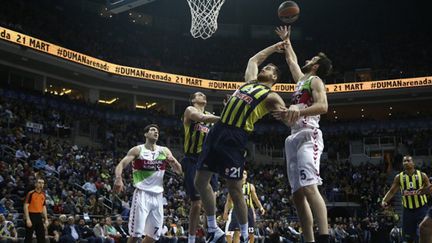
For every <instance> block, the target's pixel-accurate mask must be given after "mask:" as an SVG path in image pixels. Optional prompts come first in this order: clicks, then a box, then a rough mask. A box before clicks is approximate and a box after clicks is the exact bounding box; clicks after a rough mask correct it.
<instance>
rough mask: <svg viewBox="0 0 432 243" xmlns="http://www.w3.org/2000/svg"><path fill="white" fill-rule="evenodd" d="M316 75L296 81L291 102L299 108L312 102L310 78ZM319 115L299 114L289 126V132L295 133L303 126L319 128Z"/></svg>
mask: <svg viewBox="0 0 432 243" xmlns="http://www.w3.org/2000/svg"><path fill="white" fill-rule="evenodd" d="M314 77H316V76H311V77H309V78H307V79H305V80H301V81H299V82H298V83H297V85H296V89H295V92H294V93H293V95H292V98H291V104H292V105H297V106H298V107H299V109H300V110H301V109H304V108H306V107H309V106H311V105H312V104H313V102H314V100H313V96H312V87H311V84H312V80H313V79H314ZM319 121H320V115H316V116H301V117H300V118H299V119H298V120H297V121H296V123H295V124H294V125H293V126H292V127H291V134H294V133H297V132H299V131H300V130H302V129H304V128H309V129H314V128H319Z"/></svg>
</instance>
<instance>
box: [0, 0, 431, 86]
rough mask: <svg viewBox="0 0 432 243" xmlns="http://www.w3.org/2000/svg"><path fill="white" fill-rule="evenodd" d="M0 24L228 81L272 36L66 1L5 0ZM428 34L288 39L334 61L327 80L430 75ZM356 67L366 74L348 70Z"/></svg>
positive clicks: (106, 56)
mask: <svg viewBox="0 0 432 243" xmlns="http://www.w3.org/2000/svg"><path fill="white" fill-rule="evenodd" d="M101 8H102V7H101ZM83 19H85V21H82V20H83ZM0 24H1V25H2V26H4V27H7V28H12V29H14V30H17V31H20V32H24V33H26V34H29V35H32V36H35V37H38V38H41V39H43V40H46V41H49V42H51V43H54V44H58V45H60V46H63V47H66V48H69V49H72V50H75V51H79V52H81V53H84V54H88V55H91V56H94V57H97V58H100V59H103V60H106V61H110V62H113V63H117V64H122V65H128V66H133V67H140V68H146V69H150V70H160V71H166V72H172V73H178V74H184V75H190V76H198V77H202V78H214V79H222V80H234V81H241V80H242V79H243V72H244V69H245V65H246V63H247V61H248V59H249V58H250V57H251V56H252V55H254V54H255V53H256V52H257V51H258V50H261V49H262V48H264V47H265V46H268V45H270V44H271V43H273V42H275V41H276V36H275V38H274V39H271V40H260V39H256V40H255V39H254V40H253V41H250V37H236V38H225V37H214V38H210V39H208V40H206V41H205V42H204V41H199V40H195V39H193V38H192V37H191V36H190V35H189V34H184V33H182V32H181V30H176V29H175V28H173V29H172V30H170V31H164V30H160V29H157V28H156V27H154V26H151V25H149V26H144V25H138V24H134V23H132V22H131V21H130V19H129V18H128V17H126V16H124V15H113V17H112V18H106V17H101V16H100V15H99V13H98V12H97V11H96V10H94V9H92V10H87V9H86V8H85V7H81V8H79V7H77V6H76V4H68V3H67V1H58V2H53V1H49V0H43V1H38V2H31V1H30V2H28V1H24V0H19V1H8V2H5V3H4V4H3V5H2V8H1V9H0ZM430 41H431V40H430V36H428V35H427V34H425V33H422V32H421V33H417V36H416V38H414V39H413V38H412V36H410V35H399V34H398V35H395V36H384V35H383V36H380V38H372V39H369V40H351V39H348V40H347V39H341V38H337V40H335V39H332V38H331V37H329V36H327V37H324V38H320V39H319V41H316V40H313V39H302V40H300V41H294V43H293V44H294V45H295V48H296V50H297V54H298V56H299V60H306V58H311V57H312V56H313V55H315V54H316V53H317V52H318V51H324V52H325V53H327V54H328V56H329V57H331V59H332V60H333V62H334V63H333V64H334V65H333V66H334V68H335V70H334V74H333V75H332V76H331V77H329V78H328V79H327V82H328V83H335V82H344V81H345V82H348V81H359V80H360V81H364V79H368V80H370V79H374V80H377V79H388V78H400V77H412V76H426V75H430V74H431V69H430V67H429V66H428V63H429V61H430V59H429V58H430V56H431V52H432V50H431V47H430V45H428V43H429V42H430ZM384 47H385V48H384ZM222 48H223V49H222ZM270 61H272V62H274V63H276V64H278V65H279V66H280V67H281V68H282V69H283V72H282V73H284V75H285V74H286V75H285V76H283V77H282V80H284V81H285V82H289V80H290V79H291V77H290V76H289V75H288V69H287V66H286V65H285V64H284V60H283V58H277V57H276V58H271V59H270ZM239 64H240V65H239ZM358 69H361V70H363V71H362V72H366V73H367V74H366V75H363V76H362V75H361V74H360V73H357V74H356V73H355V70H358ZM365 70H366V71H365ZM367 70H372V72H371V73H369V71H367Z"/></svg>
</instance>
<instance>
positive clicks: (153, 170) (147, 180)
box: [132, 145, 167, 193]
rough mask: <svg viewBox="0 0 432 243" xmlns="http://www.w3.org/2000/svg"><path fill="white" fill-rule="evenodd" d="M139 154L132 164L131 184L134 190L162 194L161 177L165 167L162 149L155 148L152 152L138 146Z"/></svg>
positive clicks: (164, 156) (164, 155)
mask: <svg viewBox="0 0 432 243" xmlns="http://www.w3.org/2000/svg"><path fill="white" fill-rule="evenodd" d="M139 148H140V154H139V156H138V158H137V159H135V160H134V161H133V162H132V171H133V172H132V176H133V184H134V186H135V187H136V188H138V189H141V190H144V191H149V192H154V193H161V192H163V176H164V174H165V168H166V166H167V162H166V158H167V157H166V154H165V152H164V148H163V147H160V146H157V145H156V149H155V150H154V151H152V150H149V149H147V148H145V146H144V145H139Z"/></svg>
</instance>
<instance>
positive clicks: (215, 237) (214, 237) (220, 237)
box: [206, 227, 226, 243]
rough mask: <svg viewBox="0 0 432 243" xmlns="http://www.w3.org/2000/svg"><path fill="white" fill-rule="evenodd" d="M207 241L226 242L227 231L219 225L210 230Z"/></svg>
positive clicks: (214, 242) (211, 242) (210, 242)
mask: <svg viewBox="0 0 432 243" xmlns="http://www.w3.org/2000/svg"><path fill="white" fill-rule="evenodd" d="M206 243H226V239H225V232H223V231H222V230H221V229H220V228H219V227H218V228H217V229H216V230H215V231H213V232H208V233H207V240H206Z"/></svg>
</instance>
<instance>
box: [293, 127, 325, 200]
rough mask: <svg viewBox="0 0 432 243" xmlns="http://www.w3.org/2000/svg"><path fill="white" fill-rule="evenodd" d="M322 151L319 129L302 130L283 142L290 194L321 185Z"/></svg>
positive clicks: (322, 145) (322, 144)
mask: <svg viewBox="0 0 432 243" xmlns="http://www.w3.org/2000/svg"><path fill="white" fill-rule="evenodd" d="M323 149H324V143H323V138H322V132H321V130H319V129H317V128H316V129H303V130H300V131H298V132H297V133H294V134H291V135H290V136H288V138H287V139H286V140H285V156H286V158H285V159H286V163H287V171H288V180H289V183H290V185H291V192H292V193H294V192H296V191H297V190H298V189H300V188H302V187H305V186H310V185H321V184H322V179H321V177H320V158H321V154H322V151H323Z"/></svg>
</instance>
